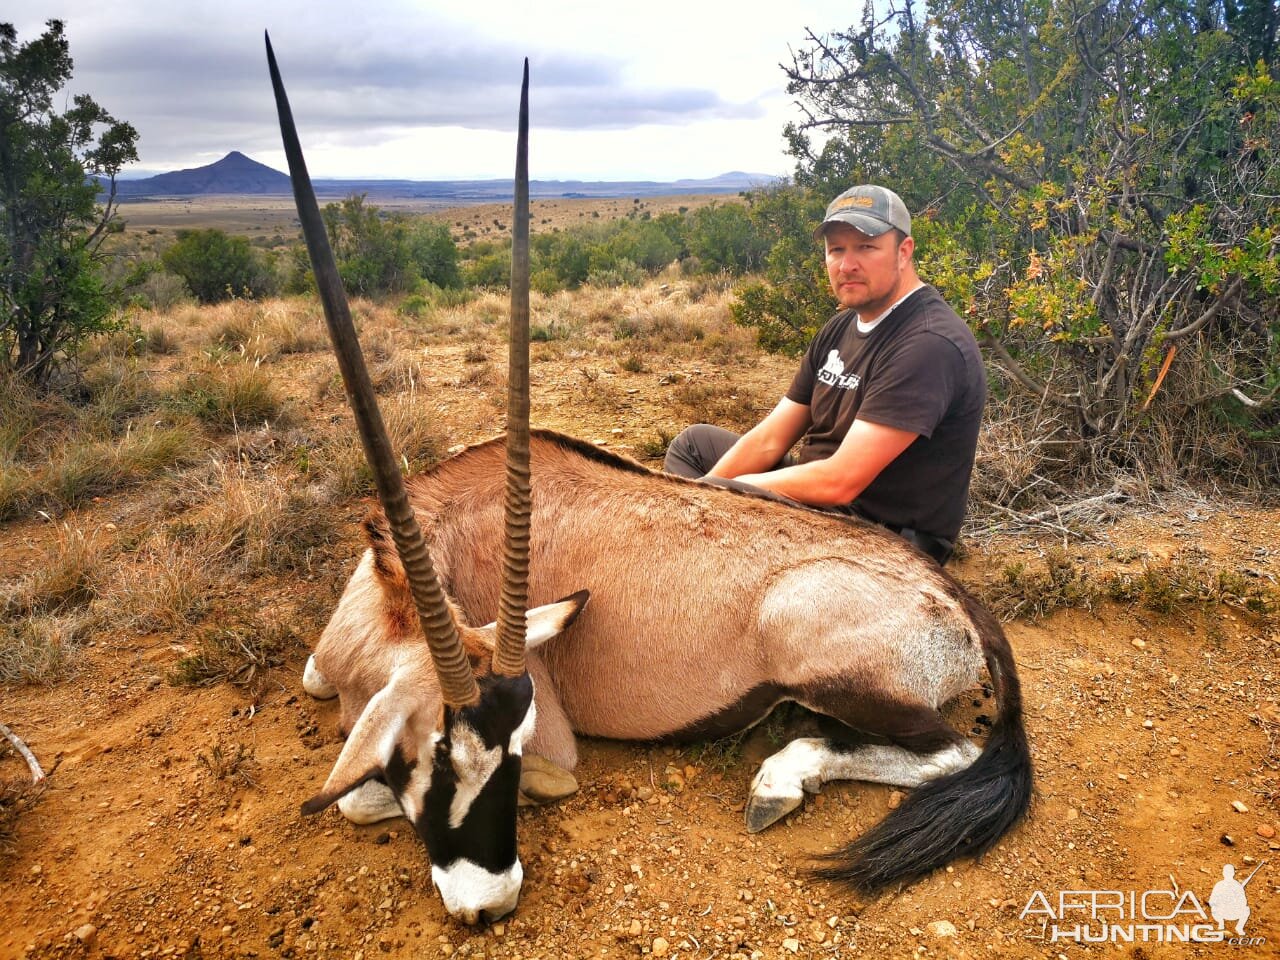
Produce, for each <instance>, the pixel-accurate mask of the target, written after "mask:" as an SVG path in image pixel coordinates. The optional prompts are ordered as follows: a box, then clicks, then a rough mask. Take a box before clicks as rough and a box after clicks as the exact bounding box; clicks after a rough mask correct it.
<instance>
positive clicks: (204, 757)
mask: <svg viewBox="0 0 1280 960" xmlns="http://www.w3.org/2000/svg"><path fill="white" fill-rule="evenodd" d="M196 763H198V764H199V765H200V766H201V767H203V768H204V769H205V770H206V771H207V772H208V773H209V775H210V776H211V777H213V779H214V780H217V781H218V782H220V783H227V784H230V785H232V786H240V787H253V786H257V780H256V779H255V777H256V776H257V773H258V761H257V759H256V758H255V757H254V750H253V748H252V747H250V746H247V745H246V744H243V743H238V742H237V743H230V742H229V741H226V740H218V741H217V742H216V743H214V745H213V746H212V747H210V748H209V749H208V750H207V751H204V750H202V751H200V752H199V753H197V754H196Z"/></svg>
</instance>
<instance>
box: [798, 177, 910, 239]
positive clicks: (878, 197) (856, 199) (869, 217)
mask: <svg viewBox="0 0 1280 960" xmlns="http://www.w3.org/2000/svg"><path fill="white" fill-rule="evenodd" d="M833 223H843V224H845V225H846V226H850V227H853V228H854V229H855V230H861V231H862V232H863V233H865V234H866V235H867V236H869V237H878V236H880V234H882V233H884V232H885V231H886V230H889V229H890V228H894V227H896V228H897V229H899V230H901V231H902V232H903V233H905V234H906V235H907V236H908V237H909V236H911V214H909V213H908V212H907V205H906V204H905V203H903V202H902V198H901V197H900V196H898V195H897V194H896V193H894V192H893V191H892V190H890V189H888V188H886V187H877V186H874V185H872V184H869V183H863V184H859V185H858V186H856V187H850V188H849V189H848V190H846V191H845V192H844V193H842V194H840V196H838V197H836V198H835V199H834V200H832V201H831V203H830V204H829V205H828V206H827V215H826V218H825V219H824V220H823V221H822V223H820V224H819V225H818V229H817V230H815V231H813V238H814V239H815V240H821V239H822V236H823V234H824V233H826V230H827V227H829V226H830V225H831V224H833Z"/></svg>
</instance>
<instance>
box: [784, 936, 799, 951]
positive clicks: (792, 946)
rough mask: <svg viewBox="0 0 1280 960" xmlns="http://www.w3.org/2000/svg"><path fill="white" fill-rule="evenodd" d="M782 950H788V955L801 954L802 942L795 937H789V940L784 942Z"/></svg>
mask: <svg viewBox="0 0 1280 960" xmlns="http://www.w3.org/2000/svg"><path fill="white" fill-rule="evenodd" d="M782 949H783V950H786V951H787V952H788V953H799V952H800V941H799V940H797V939H796V938H795V937H787V939H785V940H783V941H782Z"/></svg>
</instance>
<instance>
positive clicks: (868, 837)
mask: <svg viewBox="0 0 1280 960" xmlns="http://www.w3.org/2000/svg"><path fill="white" fill-rule="evenodd" d="M964 599H965V603H966V607H967V610H968V613H969V615H970V616H971V617H972V619H973V621H974V623H975V624H976V625H977V627H978V631H979V634H980V635H981V637H982V641H983V647H984V654H985V656H986V661H987V669H988V671H989V672H990V674H991V680H992V684H993V685H994V687H995V693H996V702H997V704H998V705H999V708H1000V713H999V716H998V718H997V719H996V722H995V725H994V726H993V727H992V730H991V736H990V737H989V738H988V740H987V744H986V747H985V748H984V749H983V751H982V753H981V754H979V755H978V758H977V759H976V760H975V761H974V762H973V763H972V764H971V765H970V766H968V767H966V768H965V769H963V770H957V771H956V772H955V773H951V774H948V775H947V776H945V777H939V778H938V779H936V780H930V781H929V782H927V783H924V784H921V785H920V786H919V787H917V788H916V789H915V790H913V791H912V792H911V795H910V796H908V797H907V799H906V800H904V801H903V802H902V804H901V805H900V806H899V807H898V808H897V809H896V810H893V811H891V812H890V813H889V815H888V816H887V817H885V818H884V819H883V820H882V821H880V822H879V823H878V824H876V825H875V826H874V827H872V828H871V829H870V830H868V831H867V832H866V833H864V834H863V835H862V836H861V837H859V838H858V839H857V840H855V841H853V842H852V843H851V844H849V845H848V846H846V847H845V848H844V849H843V850H836V851H833V852H832V853H829V854H827V855H826V856H824V857H822V858H821V859H822V860H825V861H826V865H825V866H821V867H818V868H816V869H815V870H814V871H813V873H814V875H815V876H817V877H821V878H823V879H827V880H838V881H841V882H844V883H847V884H849V885H851V886H852V887H854V888H855V889H857V890H859V891H861V892H863V893H876V892H878V891H880V890H883V889H885V888H886V887H889V886H892V885H894V884H903V883H911V882H913V881H915V880H919V879H920V878H921V877H924V876H926V875H927V874H929V873H932V872H933V871H934V870H937V869H938V868H939V867H943V866H946V864H948V863H950V862H951V861H952V860H955V859H956V858H957V857H980V856H982V854H984V853H986V852H987V851H988V850H990V849H991V848H992V847H993V846H994V845H995V843H996V841H998V840H999V839H1000V838H1001V837H1002V836H1004V835H1005V834H1006V833H1007V832H1008V831H1009V830H1011V829H1012V828H1013V827H1014V825H1015V824H1017V823H1018V821H1019V820H1021V819H1022V817H1023V815H1024V814H1026V812H1027V808H1028V807H1029V806H1030V804H1031V751H1030V749H1029V748H1028V746H1027V734H1026V731H1025V730H1024V729H1023V726H1022V691H1021V686H1020V684H1019V683H1018V674H1017V671H1016V668H1015V666H1014V662H1013V652H1012V651H1011V650H1010V649H1009V642H1008V640H1006V639H1005V636H1004V631H1003V630H1002V629H1001V628H1000V624H999V623H998V622H997V621H996V620H995V618H994V617H992V616H991V614H990V613H989V612H988V611H987V610H986V609H985V608H983V607H982V606H981V605H979V604H978V603H977V602H976V601H974V600H973V599H972V598H971V597H968V596H967V595H966V596H965V598H964Z"/></svg>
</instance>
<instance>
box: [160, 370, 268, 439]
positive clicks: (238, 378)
mask: <svg viewBox="0 0 1280 960" xmlns="http://www.w3.org/2000/svg"><path fill="white" fill-rule="evenodd" d="M172 403H173V405H174V407H175V408H176V409H178V410H180V411H182V412H184V413H188V414H190V415H192V416H195V417H196V418H198V419H199V420H201V421H203V422H204V423H207V424H208V425H209V426H211V427H215V428H217V429H220V430H239V429H247V428H249V427H253V426H256V425H258V424H261V423H266V422H270V421H276V422H279V421H281V420H285V419H286V413H287V407H286V405H285V402H284V398H283V397H282V396H281V394H280V391H279V390H278V389H277V388H276V385H275V383H274V382H273V381H272V378H271V375H270V374H269V373H268V372H267V371H266V370H265V369H264V368H263V367H262V365H261V364H260V363H259V362H257V361H252V362H250V361H245V360H239V359H225V360H214V361H211V362H207V363H206V364H205V365H204V367H203V368H202V369H200V370H198V371H197V372H196V373H194V374H193V375H192V376H191V377H190V378H189V379H188V380H187V383H186V384H185V385H184V386H183V387H182V388H181V389H180V390H179V391H178V392H177V393H175V394H174V395H173V398H172Z"/></svg>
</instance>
